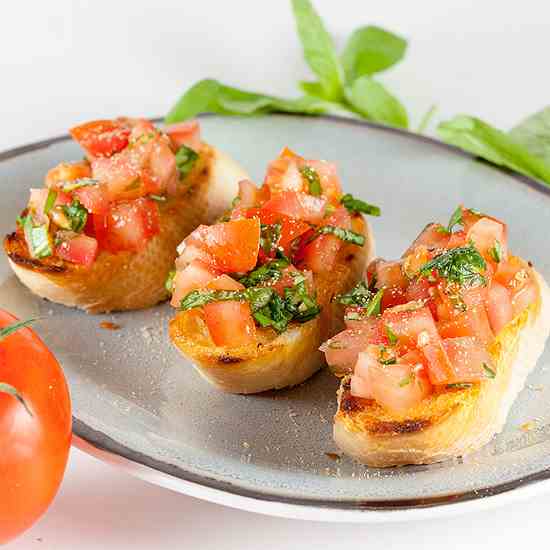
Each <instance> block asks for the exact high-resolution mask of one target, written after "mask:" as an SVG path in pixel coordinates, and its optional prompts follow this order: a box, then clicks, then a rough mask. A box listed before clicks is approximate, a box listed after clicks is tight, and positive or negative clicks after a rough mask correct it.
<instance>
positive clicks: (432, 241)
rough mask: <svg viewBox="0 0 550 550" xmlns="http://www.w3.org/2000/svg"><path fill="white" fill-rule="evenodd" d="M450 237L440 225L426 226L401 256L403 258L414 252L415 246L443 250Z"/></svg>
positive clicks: (431, 224)
mask: <svg viewBox="0 0 550 550" xmlns="http://www.w3.org/2000/svg"><path fill="white" fill-rule="evenodd" d="M449 238H450V235H449V234H448V233H446V232H445V231H443V226H442V225H441V224H440V223H430V224H428V225H427V226H426V227H425V228H424V229H423V230H422V232H421V233H420V235H418V237H416V239H415V240H414V241H413V243H412V244H411V246H409V248H407V250H406V251H405V253H404V254H403V258H404V257H406V256H408V255H409V254H411V253H413V252H414V249H415V248H416V247H417V246H420V245H424V246H425V247H426V248H428V249H443V248H446V247H447V244H448V242H449Z"/></svg>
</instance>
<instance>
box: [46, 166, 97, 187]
mask: <svg viewBox="0 0 550 550" xmlns="http://www.w3.org/2000/svg"><path fill="white" fill-rule="evenodd" d="M91 175H92V169H91V167H90V163H89V162H88V161H86V160H83V161H80V162H61V163H60V164H58V165H57V166H55V167H54V168H52V169H51V170H49V171H48V173H47V174H46V178H45V180H44V185H45V186H46V187H59V184H60V183H64V182H67V181H74V180H77V179H81V178H89V177H91Z"/></svg>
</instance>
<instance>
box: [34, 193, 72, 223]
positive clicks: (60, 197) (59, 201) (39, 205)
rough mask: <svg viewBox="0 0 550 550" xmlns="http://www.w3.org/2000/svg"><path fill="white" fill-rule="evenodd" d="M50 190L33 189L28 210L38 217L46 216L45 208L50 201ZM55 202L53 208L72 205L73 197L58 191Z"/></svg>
mask: <svg viewBox="0 0 550 550" xmlns="http://www.w3.org/2000/svg"><path fill="white" fill-rule="evenodd" d="M49 192H50V191H49V189H46V188H45V187H44V188H42V189H31V190H30V198H29V203H28V208H29V210H30V211H31V212H33V213H36V214H37V216H38V217H43V216H44V208H45V207H46V202H47V200H48V195H49ZM56 193H57V195H56V197H55V202H54V204H53V206H62V205H64V204H71V197H70V195H68V194H67V193H64V192H63V191H56Z"/></svg>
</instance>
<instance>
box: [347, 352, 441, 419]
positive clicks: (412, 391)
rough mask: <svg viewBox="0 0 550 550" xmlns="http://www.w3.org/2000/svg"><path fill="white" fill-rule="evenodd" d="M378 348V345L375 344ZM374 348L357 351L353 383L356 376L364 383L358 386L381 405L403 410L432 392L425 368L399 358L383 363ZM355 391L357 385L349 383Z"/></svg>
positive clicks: (396, 410) (399, 410) (395, 410)
mask: <svg viewBox="0 0 550 550" xmlns="http://www.w3.org/2000/svg"><path fill="white" fill-rule="evenodd" d="M374 348H377V346H374ZM375 353H377V350H376V349H372V348H371V349H370V350H369V351H367V352H364V353H360V354H359V359H358V361H357V365H356V367H355V373H354V376H353V377H352V384H353V380H354V379H355V377H359V378H361V379H362V381H363V382H364V384H361V385H360V388H359V390H360V391H364V392H366V393H367V397H372V398H374V399H376V401H377V402H378V403H380V405H382V406H383V407H385V408H387V409H389V410H390V411H394V412H397V413H403V412H406V411H407V410H409V409H411V408H412V407H414V406H416V405H418V404H419V403H421V402H422V400H423V399H424V398H425V397H427V396H428V395H429V394H430V393H431V384H430V382H429V380H428V378H427V377H426V376H425V375H424V369H423V367H421V366H418V365H412V364H409V363H402V362H400V361H399V362H398V363H396V364H393V365H382V364H380V363H379V362H378V361H377V359H376V358H375V355H374V354H375ZM354 390H356V391H357V385H356V384H354V387H352V393H353V391H354Z"/></svg>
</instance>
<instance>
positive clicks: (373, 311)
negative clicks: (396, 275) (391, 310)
mask: <svg viewBox="0 0 550 550" xmlns="http://www.w3.org/2000/svg"><path fill="white" fill-rule="evenodd" d="M383 295H384V289H383V288H381V289H380V290H379V291H378V292H377V293H376V294H375V295H374V296H373V297H372V300H371V301H370V303H369V305H368V306H367V309H366V310H365V314H366V315H368V316H370V315H380V306H381V303H382V296H383Z"/></svg>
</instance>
